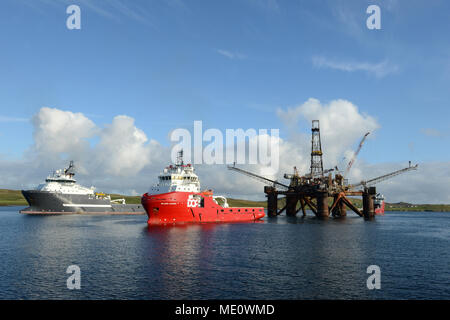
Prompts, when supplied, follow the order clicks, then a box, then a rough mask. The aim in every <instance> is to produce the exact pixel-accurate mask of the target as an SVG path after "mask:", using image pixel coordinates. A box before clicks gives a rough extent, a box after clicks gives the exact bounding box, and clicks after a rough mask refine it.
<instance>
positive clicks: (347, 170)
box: [344, 132, 370, 178]
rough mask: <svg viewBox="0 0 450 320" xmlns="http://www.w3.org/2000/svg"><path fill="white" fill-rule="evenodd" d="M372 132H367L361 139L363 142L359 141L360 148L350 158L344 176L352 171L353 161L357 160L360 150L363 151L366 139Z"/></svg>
mask: <svg viewBox="0 0 450 320" xmlns="http://www.w3.org/2000/svg"><path fill="white" fill-rule="evenodd" d="M369 134H370V132H367V133H366V134H365V135H364V137H363V138H362V139H361V142H360V143H359V146H358V149H357V150H356V152H355V153H354V154H353V156H352V158H351V159H350V161H349V163H348V165H347V169H345V173H344V178H345V177H346V176H347V174H348V173H349V172H350V169H351V168H352V166H353V163H354V162H355V160H356V157H357V156H358V154H359V152H360V151H361V148H362V146H363V144H364V141H366V138H367V136H368V135H369Z"/></svg>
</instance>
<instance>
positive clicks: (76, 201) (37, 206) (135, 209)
mask: <svg viewBox="0 0 450 320" xmlns="http://www.w3.org/2000/svg"><path fill="white" fill-rule="evenodd" d="M22 194H23V196H24V197H25V199H26V200H27V202H28V204H29V207H28V208H25V209H23V210H21V211H20V213H24V214H44V215H45V214H76V213H78V214H79V213H82V214H83V213H84V214H145V211H144V208H143V207H142V205H139V204H115V203H111V201H110V200H109V199H100V198H95V197H91V196H89V195H81V194H63V193H59V192H49V191H39V190H23V191H22Z"/></svg>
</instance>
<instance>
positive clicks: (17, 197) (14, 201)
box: [0, 189, 450, 212]
mask: <svg viewBox="0 0 450 320" xmlns="http://www.w3.org/2000/svg"><path fill="white" fill-rule="evenodd" d="M111 198H112V199H113V200H114V199H121V198H123V199H125V201H126V203H127V204H139V203H141V197H140V196H127V195H120V194H111ZM356 200H359V199H355V205H358V201H356ZM359 201H360V200H359ZM228 204H229V205H230V206H231V207H254V206H258V207H264V208H266V207H267V202H266V201H251V200H245V199H233V198H228ZM282 205H283V201H282V199H281V200H280V201H279V206H280V208H282ZM16 206H28V203H27V202H26V200H25V198H24V197H23V196H22V193H21V191H20V190H9V189H0V207H16ZM385 211H386V212H390V211H397V212H398V211H403V212H419V211H420V212H450V204H410V203H406V202H399V203H386V208H385Z"/></svg>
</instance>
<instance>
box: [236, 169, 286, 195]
mask: <svg viewBox="0 0 450 320" xmlns="http://www.w3.org/2000/svg"><path fill="white" fill-rule="evenodd" d="M228 169H229V170H233V171H236V172H239V173H242V174H245V175H246V176H248V177H251V178H253V179H256V180H259V181H261V182H263V183H267V182H269V183H271V184H272V185H273V186H274V187H275V186H278V187H281V188H282V189H285V190H287V189H289V186H288V185H285V184H283V183H281V182H278V181H276V180H272V179H269V178H266V177H263V176H260V175H258V174H256V173H253V172H250V171H246V170H243V169H239V168H236V166H235V165H233V166H228Z"/></svg>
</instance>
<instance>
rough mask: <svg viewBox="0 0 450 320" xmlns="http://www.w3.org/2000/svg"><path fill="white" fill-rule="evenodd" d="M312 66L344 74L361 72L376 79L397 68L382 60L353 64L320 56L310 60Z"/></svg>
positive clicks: (395, 70) (353, 62) (352, 62)
mask: <svg viewBox="0 0 450 320" xmlns="http://www.w3.org/2000/svg"><path fill="white" fill-rule="evenodd" d="M312 62H313V65H314V66H315V67H318V68H329V69H335V70H340V71H345V72H355V71H363V72H366V73H368V74H370V75H374V76H375V77H377V78H383V77H385V76H387V75H388V74H391V73H395V72H397V71H398V66H396V65H393V64H391V63H390V62H389V61H387V60H384V61H381V62H378V63H369V62H355V61H336V60H332V59H327V58H325V57H321V56H314V57H313V58H312Z"/></svg>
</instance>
